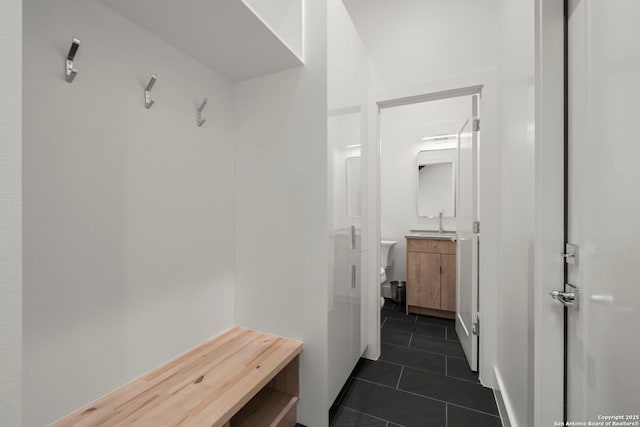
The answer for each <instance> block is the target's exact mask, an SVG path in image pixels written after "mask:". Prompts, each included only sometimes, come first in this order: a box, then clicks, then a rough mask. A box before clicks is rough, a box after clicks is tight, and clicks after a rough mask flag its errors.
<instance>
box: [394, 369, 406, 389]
mask: <svg viewBox="0 0 640 427" xmlns="http://www.w3.org/2000/svg"><path fill="white" fill-rule="evenodd" d="M403 373H404V366H402V369H400V376H398V382H397V383H396V390H400V388H399V387H400V380H402V374H403Z"/></svg>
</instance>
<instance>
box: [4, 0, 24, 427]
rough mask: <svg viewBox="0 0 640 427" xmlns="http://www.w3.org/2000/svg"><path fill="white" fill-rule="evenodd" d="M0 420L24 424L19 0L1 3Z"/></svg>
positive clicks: (8, 424)
mask: <svg viewBox="0 0 640 427" xmlns="http://www.w3.org/2000/svg"><path fill="white" fill-rule="evenodd" d="M0 53H1V54H2V66H1V67H0V141H2V142H1V143H0V379H1V380H0V420H1V424H2V425H3V426H6V427H19V426H21V425H22V220H21V209H22V194H21V188H22V184H21V174H22V165H21V145H22V138H21V121H22V107H21V103H22V95H21V90H22V2H21V1H18V0H11V1H3V2H2V3H0Z"/></svg>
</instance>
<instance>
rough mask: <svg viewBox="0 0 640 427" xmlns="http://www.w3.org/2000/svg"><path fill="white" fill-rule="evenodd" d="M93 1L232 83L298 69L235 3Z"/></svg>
mask: <svg viewBox="0 0 640 427" xmlns="http://www.w3.org/2000/svg"><path fill="white" fill-rule="evenodd" d="M99 1H100V2H101V3H103V4H104V5H106V6H107V7H109V8H111V9H113V10H114V11H116V12H117V13H119V14H121V15H123V16H124V17H126V18H128V19H130V20H131V21H133V22H134V23H136V24H137V25H139V26H141V27H142V28H144V29H146V30H147V31H149V32H150V33H152V34H154V35H155V36H156V37H158V38H160V39H162V40H164V41H166V42H167V43H169V44H171V45H173V46H174V47H176V48H178V49H180V50H182V51H183V52H185V53H186V54H188V55H189V56H192V57H193V58H195V59H197V60H198V61H200V62H202V63H203V64H205V65H207V66H209V67H211V68H212V69H214V70H215V71H217V72H219V73H221V74H223V75H224V76H226V77H228V78H229V79H231V80H234V81H241V80H246V79H250V78H254V77H258V76H262V75H265V74H270V73H273V72H276V71H280V70H284V69H287V68H291V67H294V66H297V65H300V64H301V61H300V59H299V58H298V57H297V56H296V55H295V54H294V53H292V52H291V51H290V50H289V49H288V48H287V47H286V46H285V45H284V44H283V43H282V42H281V41H280V40H279V39H278V37H276V36H275V35H274V34H273V33H272V32H271V31H270V30H269V29H268V28H267V27H266V26H265V25H264V24H263V23H262V21H261V20H260V19H259V18H258V17H257V16H256V15H255V14H254V13H253V12H252V11H251V10H250V9H249V8H247V7H246V6H245V4H244V3H243V2H242V1H241V0H180V1H176V0H135V1H132V0H99ZM141 54H144V53H143V52H141Z"/></svg>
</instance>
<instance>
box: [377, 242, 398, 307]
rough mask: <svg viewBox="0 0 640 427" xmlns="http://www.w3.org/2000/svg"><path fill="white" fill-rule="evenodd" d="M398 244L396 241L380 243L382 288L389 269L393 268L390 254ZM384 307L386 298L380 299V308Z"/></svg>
mask: <svg viewBox="0 0 640 427" xmlns="http://www.w3.org/2000/svg"><path fill="white" fill-rule="evenodd" d="M395 244H396V241H395V240H381V241H380V286H382V284H383V283H384V282H385V281H386V280H387V268H388V267H390V266H391V258H390V257H389V253H390V252H391V248H393V247H394V246H395ZM383 306H384V297H382V296H381V297H380V308H382V307H383Z"/></svg>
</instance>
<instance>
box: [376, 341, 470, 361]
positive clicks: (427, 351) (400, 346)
mask: <svg viewBox="0 0 640 427" xmlns="http://www.w3.org/2000/svg"><path fill="white" fill-rule="evenodd" d="M382 344H384V345H391V346H393V347H398V348H407V347H406V346H404V345H398V344H391V343H388V342H383V343H382ZM409 350H412V351H419V352H421V353H429V354H435V355H436V356H445V357H451V358H452V359H458V360H465V361H466V360H467V359H464V358H462V357H456V356H451V355H449V354H444V353H437V352H435V351H429V350H422V349H419V348H415V347H412V348H410V349H409Z"/></svg>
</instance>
